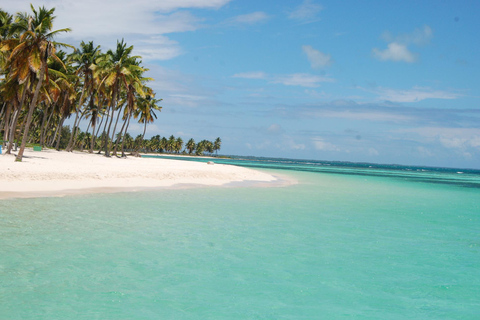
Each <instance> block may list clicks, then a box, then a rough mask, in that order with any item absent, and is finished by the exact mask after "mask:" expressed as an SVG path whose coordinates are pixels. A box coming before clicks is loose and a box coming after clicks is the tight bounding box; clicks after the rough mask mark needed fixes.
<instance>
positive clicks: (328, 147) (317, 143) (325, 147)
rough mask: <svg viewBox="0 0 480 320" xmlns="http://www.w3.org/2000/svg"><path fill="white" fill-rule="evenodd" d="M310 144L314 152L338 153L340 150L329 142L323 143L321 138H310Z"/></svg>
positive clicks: (323, 140)
mask: <svg viewBox="0 0 480 320" xmlns="http://www.w3.org/2000/svg"><path fill="white" fill-rule="evenodd" d="M312 143H313V147H314V148H315V149H316V150H320V151H340V149H339V148H338V147H337V146H335V145H334V144H331V143H330V142H327V141H325V139H323V138H322V137H315V138H312Z"/></svg>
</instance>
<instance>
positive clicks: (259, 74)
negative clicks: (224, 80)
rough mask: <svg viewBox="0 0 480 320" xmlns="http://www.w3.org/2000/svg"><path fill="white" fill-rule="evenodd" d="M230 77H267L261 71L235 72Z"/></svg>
mask: <svg viewBox="0 0 480 320" xmlns="http://www.w3.org/2000/svg"><path fill="white" fill-rule="evenodd" d="M232 77H234V78H243V79H265V78H266V77H267V74H266V73H265V72H261V71H252V72H242V73H236V74H234V75H233V76H232Z"/></svg>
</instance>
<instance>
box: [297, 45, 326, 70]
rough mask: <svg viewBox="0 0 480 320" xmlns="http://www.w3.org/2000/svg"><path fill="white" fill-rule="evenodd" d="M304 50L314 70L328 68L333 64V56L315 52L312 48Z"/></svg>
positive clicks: (304, 47)
mask: <svg viewBox="0 0 480 320" xmlns="http://www.w3.org/2000/svg"><path fill="white" fill-rule="evenodd" d="M302 50H303V52H304V53H305V54H306V55H307V58H308V61H310V64H311V66H312V68H314V69H318V68H322V67H327V66H329V65H331V64H332V63H333V60H332V56H331V55H329V54H325V53H323V52H320V51H318V50H315V49H314V48H313V47H312V46H302Z"/></svg>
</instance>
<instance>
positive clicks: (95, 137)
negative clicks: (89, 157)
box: [91, 117, 105, 153]
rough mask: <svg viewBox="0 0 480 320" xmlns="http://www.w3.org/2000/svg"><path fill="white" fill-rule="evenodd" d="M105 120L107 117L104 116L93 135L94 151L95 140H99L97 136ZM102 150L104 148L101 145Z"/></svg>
mask: <svg viewBox="0 0 480 320" xmlns="http://www.w3.org/2000/svg"><path fill="white" fill-rule="evenodd" d="M103 120H105V117H102V120H101V121H100V123H99V124H98V129H97V132H96V133H95V135H94V136H93V137H92V147H91V150H92V152H93V147H94V146H95V142H96V140H97V137H98V133H99V132H100V129H101V128H102V123H103ZM99 151H100V152H101V151H102V148H101V147H100V150H99ZM100 152H99V153H100Z"/></svg>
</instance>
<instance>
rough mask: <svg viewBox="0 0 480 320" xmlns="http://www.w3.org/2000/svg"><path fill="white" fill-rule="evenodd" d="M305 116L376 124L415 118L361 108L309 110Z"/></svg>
mask: <svg viewBox="0 0 480 320" xmlns="http://www.w3.org/2000/svg"><path fill="white" fill-rule="evenodd" d="M303 114H304V115H305V116H307V117H315V118H338V119H346V120H356V121H375V122H396V123H399V122H409V121H412V120H414V119H415V118H414V117H413V116H411V115H402V114H398V113H395V112H388V111H380V110H369V109H367V108H359V109H358V110H308V111H304V112H303Z"/></svg>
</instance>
